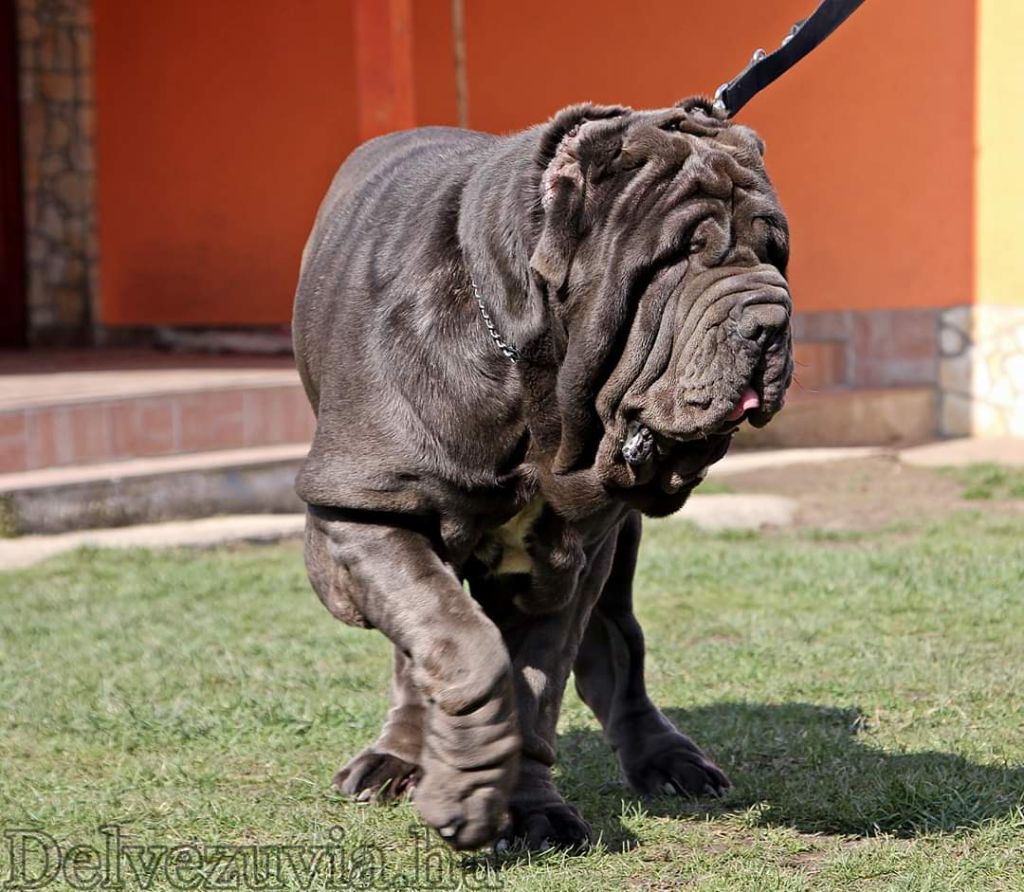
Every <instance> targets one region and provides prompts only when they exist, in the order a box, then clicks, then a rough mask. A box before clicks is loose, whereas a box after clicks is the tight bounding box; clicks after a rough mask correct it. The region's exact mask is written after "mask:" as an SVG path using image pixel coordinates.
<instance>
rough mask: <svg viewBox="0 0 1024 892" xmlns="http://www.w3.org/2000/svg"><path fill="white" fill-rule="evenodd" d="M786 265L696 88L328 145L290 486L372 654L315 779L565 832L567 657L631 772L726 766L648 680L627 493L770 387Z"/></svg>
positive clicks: (682, 790) (310, 553)
mask: <svg viewBox="0 0 1024 892" xmlns="http://www.w3.org/2000/svg"><path fill="white" fill-rule="evenodd" d="M787 258H788V229H787V224H786V219H785V216H784V215H783V213H782V211H781V209H780V208H779V205H778V201H777V198H776V196H775V193H774V191H773V189H772V187H771V184H770V182H769V180H768V178H767V175H766V173H765V171H764V165H763V146H762V144H761V142H760V140H759V139H758V138H757V136H756V135H755V134H754V133H753V132H752V131H750V130H748V129H747V128H745V127H742V126H739V125H736V124H732V123H730V122H727V121H724V120H721V119H719V118H717V117H716V116H715V115H714V113H713V112H712V110H711V108H710V106H709V105H708V103H706V102H705V101H704V100H700V99H691V100H685V101H683V102H682V103H680V104H679V105H678V106H675V107H673V108H668V109H660V110H654V111H633V110H630V109H625V108H618V107H608V106H595V105H579V106H573V107H570V108H567V109H565V110H563V111H562V112H559V114H557V115H556V116H555V117H554V118H552V120H550V121H549V122H547V123H546V124H543V125H540V126H538V127H534V128H531V129H529V130H526V131H523V132H522V133H518V134H514V135H512V136H505V137H496V136H491V135H488V134H482V133H473V132H469V131H464V130H457V129H449V128H424V129H420V130H413V131H408V132H404V133H397V134H392V135H389V136H386V137H382V138H380V139H377V140H373V141H372V142H370V143H367V144H366V145H364V146H362V147H361V148H359V149H358V150H357V151H356V152H354V153H353V154H352V156H350V158H349V159H348V160H347V161H346V162H345V163H344V165H343V166H342V167H341V169H340V170H339V172H338V174H337V175H336V177H335V179H334V182H333V183H332V185H331V187H330V190H329V191H328V194H327V197H326V198H325V200H324V202H323V204H322V206H321V208H320V211H319V214H318V216H317V220H316V223H315V225H314V228H313V232H312V234H311V236H310V238H309V241H308V243H307V245H306V249H305V251H304V254H303V264H302V271H301V274H300V280H299V285H298V289H297V293H296V300H295V313H294V322H293V333H294V340H295V355H296V361H297V364H298V368H299V372H300V375H301V377H302V380H303V384H304V386H305V389H306V392H307V394H308V396H309V399H310V402H311V404H312V406H313V409H314V411H315V412H316V415H317V429H316V434H315V436H314V439H313V443H312V446H311V449H310V452H309V456H308V458H307V460H306V462H305V464H304V466H303V468H302V470H301V472H300V474H299V477H298V480H297V484H296V488H297V491H298V493H299V495H300V496H301V497H302V498H303V499H304V501H305V502H306V503H307V504H308V506H309V508H308V514H307V527H306V566H307V570H308V573H309V578H310V581H311V583H312V586H313V588H314V589H315V591H316V592H317V594H318V595H319V596H320V598H321V600H322V601H323V603H324V605H325V606H326V607H327V608H328V610H329V611H330V612H331V613H332V614H333V615H334V616H335V617H337V618H338V619H340V620H342V621H343V622H346V623H349V624H352V625H357V626H363V627H367V628H375V629H378V630H379V631H381V632H383V633H384V634H385V635H386V636H387V637H388V638H389V639H390V641H391V642H392V643H393V644H394V647H395V661H394V673H393V677H392V684H391V692H392V708H391V710H390V712H389V714H388V717H387V720H386V722H385V725H384V728H383V730H382V731H381V734H380V736H379V737H378V739H377V740H376V742H374V743H373V744H371V745H370V746H369V747H368V748H367V749H366V750H364V751H363V752H362V753H360V754H359V755H357V756H355V758H353V759H352V760H351V761H350V762H349V763H348V764H347V765H346V766H345V767H344V768H343V769H342V770H341V771H340V772H339V773H338V774H337V775H336V777H335V785H336V786H337V787H338V789H340V790H341V791H342V792H344V793H347V794H350V795H352V796H354V797H356V798H359V799H363V800H366V799H378V800H387V799H390V798H394V797H397V796H403V795H407V794H410V793H411V795H412V797H413V801H414V804H415V806H416V808H417V809H418V811H419V813H420V815H421V816H422V817H423V819H424V820H425V821H426V822H427V823H428V824H430V825H431V826H433V827H435V828H436V829H437V830H438V832H439V833H440V834H441V835H442V836H443V837H444V838H445V839H447V840H448V841H449V842H450V843H451V844H452V845H453V846H455V847H457V848H473V847H477V846H480V845H483V844H486V843H492V842H495V841H499V842H500V841H502V840H504V841H513V840H521V841H523V842H525V843H526V844H527V845H528V846H530V847H534V848H539V847H544V846H548V845H559V846H565V847H577V846H581V845H583V844H585V843H586V842H587V841H588V839H589V837H590V828H589V826H588V825H587V823H586V821H585V820H584V819H583V818H582V817H581V816H580V815H579V814H578V813H577V811H576V810H575V809H574V808H573V807H572V806H571V805H569V804H568V803H566V802H565V801H564V800H563V799H562V797H561V796H560V794H559V793H558V791H557V789H556V788H555V786H554V784H553V782H552V779H551V767H552V765H553V763H554V761H555V756H556V753H555V726H556V723H557V720H558V714H559V710H560V707H561V701H562V696H563V693H564V690H565V687H566V684H567V682H568V678H569V675H570V672H572V673H573V674H574V676H575V683H576V687H577V690H578V692H579V694H580V696H581V697H582V699H583V700H584V701H585V702H586V703H587V705H588V706H589V707H590V708H591V709H592V710H593V711H594V714H595V715H596V716H597V718H598V719H599V721H600V722H601V725H602V727H603V728H604V733H605V737H606V738H607V740H608V742H609V744H610V746H611V747H612V748H613V749H614V751H615V752H616V754H617V756H618V759H619V763H620V766H621V769H622V773H623V777H624V779H625V781H626V782H627V783H628V784H629V785H630V787H632V788H633V789H634V790H635V791H636V792H638V793H640V794H652V793H679V794H692V795H720V794H721V793H722V792H723V791H724V790H725V789H726V788H727V787H728V786H729V781H728V778H727V777H726V775H725V774H724V773H723V772H722V770H721V769H719V768H718V767H717V766H716V765H714V763H712V762H711V761H709V760H708V759H707V758H706V757H705V756H704V755H703V754H702V753H701V751H700V749H699V748H698V747H697V745H696V744H694V743H693V742H692V741H691V740H690V739H689V738H687V737H686V736H685V735H684V734H682V733H681V732H680V731H679V730H677V729H676V728H675V727H673V725H672V724H671V722H669V721H668V719H666V718H665V716H664V715H663V714H662V713H661V712H660V711H659V710H658V709H657V708H656V707H655V706H654V704H653V703H652V702H651V700H650V698H649V697H648V695H647V692H646V688H645V684H644V641H643V633H642V631H641V629H640V626H639V624H638V623H637V621H636V618H635V616H634V614H633V607H632V603H633V593H632V580H633V573H634V569H635V565H636V554H637V549H638V547H639V543H640V535H641V514H648V515H652V516H659V515H664V514H668V513H671V512H673V511H675V510H678V508H679V507H681V506H682V504H683V503H684V502H685V501H686V498H687V497H688V495H689V493H690V492H691V491H692V490H693V488H694V487H695V486H696V485H697V484H698V483H699V482H700V480H701V479H703V476H704V474H705V473H706V470H707V467H708V466H709V465H710V464H712V463H713V462H715V461H717V460H718V459H720V458H721V457H722V456H723V455H724V454H725V452H726V450H727V449H728V446H729V442H730V439H731V436H732V434H733V433H734V431H735V429H736V427H737V425H738V424H741V423H743V422H744V421H749V422H750V423H752V424H755V425H759V426H760V425H763V424H765V423H767V422H768V420H769V419H770V418H771V417H772V416H773V415H774V414H775V413H776V412H778V411H779V409H780V408H781V407H782V402H783V397H784V394H785V391H786V388H787V387H788V385H789V382H790V378H791V375H792V356H791V338H790V330H789V317H790V310H791V303H790V297H789V290H788V286H787V284H786V278H785V272H786V262H787ZM474 286H475V288H474ZM476 295H479V297H480V301H481V302H482V303H483V304H484V305H485V310H486V313H487V314H488V316H489V317H490V319H491V320H492V325H493V326H494V328H495V329H496V331H498V332H499V333H500V335H501V337H502V338H503V339H504V341H505V342H506V343H509V344H514V345H515V347H516V349H517V351H518V357H519V358H518V361H517V362H511V361H510V360H509V358H508V357H507V356H506V355H504V354H503V352H502V351H501V350H499V349H498V347H497V346H496V344H495V341H494V340H493V339H492V337H491V335H490V333H489V331H488V329H487V326H486V325H485V322H484V319H483V318H482V314H481V312H480V307H479V305H478V303H477V297H476ZM752 394H753V395H755V396H756V398H753V397H752ZM744 406H749V407H750V408H749V409H744V408H743V407H744ZM737 407H739V408H737Z"/></svg>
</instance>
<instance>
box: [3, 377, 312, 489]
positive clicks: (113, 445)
mask: <svg viewBox="0 0 1024 892" xmlns="http://www.w3.org/2000/svg"><path fill="white" fill-rule="evenodd" d="M2 382H3V387H2V388H0V473H13V472H19V471H31V470H37V469H41V468H59V467H72V466H82V465H92V464H100V463H105V462H111V461H123V460H127V459H134V458H148V457H156V456H167V455H177V454H182V453H192V452H207V451H210V450H215V449H241V448H249V447H257V446H273V445H277V444H283V443H300V442H303V441H305V442H308V441H309V439H310V437H311V436H312V433H313V428H314V419H313V413H312V411H311V410H310V408H309V404H308V402H307V400H306V396H305V393H304V392H303V390H302V386H301V384H300V383H299V379H298V375H297V374H296V372H295V371H294V369H293V368H290V367H289V366H284V367H278V368H234V369H232V368H210V369H201V368H200V369H195V368H187V369H182V368H178V369H98V370H96V369H83V370H80V371H74V372H58V373H52V374H37V375H21V376H19V375H11V376H5V377H3V378H2Z"/></svg>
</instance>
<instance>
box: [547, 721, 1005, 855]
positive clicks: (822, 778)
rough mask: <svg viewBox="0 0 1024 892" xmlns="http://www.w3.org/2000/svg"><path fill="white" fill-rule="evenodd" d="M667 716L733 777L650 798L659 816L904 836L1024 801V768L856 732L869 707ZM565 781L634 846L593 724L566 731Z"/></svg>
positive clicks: (618, 846) (612, 833) (618, 843)
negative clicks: (898, 748) (706, 791)
mask: <svg viewBox="0 0 1024 892" xmlns="http://www.w3.org/2000/svg"><path fill="white" fill-rule="evenodd" d="M665 712H666V714H667V715H668V716H669V718H671V719H672V721H673V722H675V724H676V725H677V726H678V727H679V728H681V729H683V730H684V731H685V732H686V733H687V734H689V735H690V736H692V737H693V738H694V739H695V740H696V741H698V743H700V744H701V745H702V746H703V747H705V749H706V750H707V751H708V753H709V755H711V757H712V758H714V759H715V761H717V762H718V764H719V765H721V766H722V767H723V768H724V769H725V770H726V772H727V773H728V774H729V775H730V777H731V778H732V781H733V784H734V789H733V790H732V792H731V793H730V794H729V795H728V796H727V797H726V798H724V799H722V800H718V801H715V800H710V801H697V800H685V799H679V798H677V797H668V796H666V797H657V798H653V799H648V800H643V801H642V803H641V807H642V808H643V809H644V810H645V811H646V812H647V813H648V814H652V815H661V816H670V817H685V816H700V817H701V818H702V819H712V820H713V819H714V817H715V816H717V815H722V816H724V815H731V814H736V813H738V812H746V811H748V810H750V809H753V811H752V819H753V820H754V822H755V823H757V824H759V825H761V826H786V827H792V828H794V829H796V830H799V831H801V832H805V833H835V834H844V835H850V836H873V835H875V834H878V833H889V834H892V835H894V836H898V837H914V836H919V835H923V834H933V833H949V832H953V831H956V830H960V829H964V828H970V827H976V826H978V825H979V824H981V823H982V822H984V821H986V820H989V819H992V818H1002V817H1007V816H1009V815H1011V814H1013V813H1014V811H1015V809H1017V808H1019V807H1020V806H1021V805H1022V804H1024V767H1021V766H1017V767H999V766H987V765H977V764H975V763H973V762H969V761H968V760H966V759H964V758H962V757H961V756H957V755H954V754H952V753H940V752H915V753H888V752H884V751H882V750H878V749H875V748H873V747H870V746H866V745H864V744H863V743H861V742H860V741H859V740H858V733H859V731H860V730H861V729H862V728H863V726H864V717H863V715H862V714H861V713H860V712H859V711H858V710H855V709H837V708H834V707H828V706H816V705H813V704H807V703H780V704H771V705H767V704H754V703H721V704H715V705H712V706H707V707H702V708H700V709H689V710H687V709H667V710H665ZM559 747H560V758H559V761H560V763H561V766H562V768H561V786H562V789H563V792H564V793H565V794H566V796H567V797H568V798H569V799H570V801H574V802H576V803H578V804H579V806H580V807H581V811H582V812H583V813H584V815H585V817H586V818H587V819H588V820H589V821H591V823H592V824H593V826H594V829H595V831H597V832H599V833H600V834H601V835H602V838H603V839H604V842H605V844H606V845H608V847H609V849H612V850H623V849H628V848H631V847H632V846H633V845H634V844H635V838H634V837H633V836H632V834H631V833H630V832H629V830H628V829H627V828H626V827H625V825H624V824H623V823H622V821H621V820H620V815H621V812H622V807H623V805H622V803H623V802H624V801H625V803H626V804H627V807H628V803H629V802H631V801H636V800H635V799H633V798H631V796H630V794H629V793H628V791H626V790H625V788H623V787H621V786H619V785H618V784H617V783H611V782H610V781H611V779H612V778H617V766H616V764H615V761H614V757H613V756H612V755H611V753H610V752H609V750H608V748H607V747H606V745H605V744H604V742H603V740H602V739H601V736H600V734H598V733H597V732H596V731H589V730H579V731H570V732H569V733H567V734H565V735H563V736H562V737H561V738H560V742H559Z"/></svg>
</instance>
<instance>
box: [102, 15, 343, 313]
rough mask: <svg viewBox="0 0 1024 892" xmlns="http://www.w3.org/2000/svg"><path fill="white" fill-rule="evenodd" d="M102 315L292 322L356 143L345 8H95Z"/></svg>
mask: <svg viewBox="0 0 1024 892" xmlns="http://www.w3.org/2000/svg"><path fill="white" fill-rule="evenodd" d="M94 11H95V37H96V97H97V114H98V127H97V153H98V170H97V174H98V196H97V202H98V213H99V245H100V252H101V264H102V269H101V283H100V288H101V317H102V319H103V321H104V322H106V323H108V324H115V325H116V324H140V325H142V324H155V323H172V324H205V325H211V324H216V325H219V324H232V323H243V324H251V325H259V324H276V323H284V322H287V321H288V319H289V316H290V313H291V299H292V294H293V292H294V288H295V280H296V276H297V272H298V264H299V256H300V254H301V251H302V245H303V242H304V240H305V238H306V235H307V233H308V230H309V227H310V225H311V223H312V220H313V214H314V212H315V210H316V206H317V204H318V203H319V201H320V198H321V197H322V195H323V193H324V191H325V190H326V188H327V184H328V183H329V182H330V178H331V176H332V175H333V172H334V170H335V169H336V168H337V166H338V164H339V163H340V161H341V159H342V158H343V157H344V156H345V154H346V153H347V152H348V151H350V150H351V148H352V147H353V146H354V144H355V142H356V115H355V112H354V108H355V87H354V71H353V62H352V13H351V8H350V3H349V2H346V0H301V2H294V3H287V2H282V0H171V2H157V0H131V2H125V0H94Z"/></svg>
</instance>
